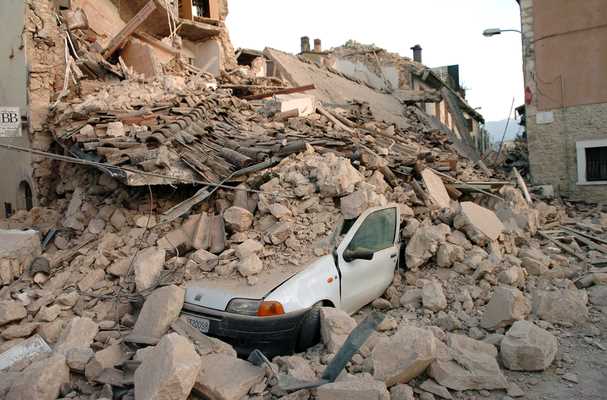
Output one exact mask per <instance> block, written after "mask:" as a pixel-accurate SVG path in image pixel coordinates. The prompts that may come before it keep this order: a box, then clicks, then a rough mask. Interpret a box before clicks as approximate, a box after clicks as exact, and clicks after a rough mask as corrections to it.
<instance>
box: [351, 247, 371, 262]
mask: <svg viewBox="0 0 607 400" xmlns="http://www.w3.org/2000/svg"><path fill="white" fill-rule="evenodd" d="M373 256H374V253H373V252H372V251H371V250H349V249H348V250H346V251H344V260H345V261H346V262H352V261H354V260H368V261H371V260H373Z"/></svg>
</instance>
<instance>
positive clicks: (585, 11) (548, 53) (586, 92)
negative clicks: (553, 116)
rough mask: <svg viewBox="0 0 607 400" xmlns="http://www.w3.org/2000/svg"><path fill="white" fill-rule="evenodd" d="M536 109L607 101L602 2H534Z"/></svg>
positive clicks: (606, 14)
mask: <svg viewBox="0 0 607 400" xmlns="http://www.w3.org/2000/svg"><path fill="white" fill-rule="evenodd" d="M533 17H534V31H535V39H534V47H535V52H536V62H537V65H536V79H537V82H538V91H537V93H536V96H537V97H538V109H539V110H550V109H553V108H559V107H563V106H565V107H570V106H575V105H582V104H596V103H605V102H607V79H606V78H605V76H606V75H605V71H607V2H606V1H605V0H583V1H571V0H534V11H533Z"/></svg>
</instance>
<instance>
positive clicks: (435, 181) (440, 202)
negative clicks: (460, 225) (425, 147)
mask: <svg viewBox="0 0 607 400" xmlns="http://www.w3.org/2000/svg"><path fill="white" fill-rule="evenodd" d="M421 175H422V179H423V180H424V184H425V185H426V189H427V190H428V194H429V195H430V199H432V201H433V202H434V204H436V205H437V206H439V207H440V208H450V206H451V198H450V197H449V193H447V188H445V184H444V183H443V180H442V179H441V178H440V177H439V176H438V175H436V174H435V173H434V172H432V170H431V169H429V168H426V169H424V170H423V171H422V173H421Z"/></svg>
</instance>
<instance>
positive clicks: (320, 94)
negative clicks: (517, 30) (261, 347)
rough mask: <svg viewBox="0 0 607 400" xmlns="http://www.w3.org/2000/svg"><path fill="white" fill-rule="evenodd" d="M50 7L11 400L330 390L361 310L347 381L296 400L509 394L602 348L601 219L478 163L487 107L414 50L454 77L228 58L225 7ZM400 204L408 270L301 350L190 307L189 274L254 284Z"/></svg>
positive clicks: (8, 284) (19, 213)
mask: <svg viewBox="0 0 607 400" xmlns="http://www.w3.org/2000/svg"><path fill="white" fill-rule="evenodd" d="M57 3H58V4H56V2H54V1H50V0H48V1H47V0H40V1H33V2H30V3H27V4H26V5H25V9H23V10H22V11H23V12H24V13H25V14H24V15H26V20H25V21H26V30H25V34H24V38H25V42H26V45H25V46H24V47H23V48H22V49H19V47H18V46H15V50H16V51H17V52H18V51H21V52H22V53H25V55H27V60H28V63H29V64H30V65H31V66H32V67H31V69H30V77H29V83H28V86H26V87H27V89H28V91H27V93H28V94H29V95H28V96H26V97H27V98H26V99H25V100H26V101H25V103H23V104H24V105H23V109H24V110H29V113H28V114H27V119H26V120H25V121H24V124H23V126H22V127H21V128H22V131H21V132H22V133H23V135H22V136H21V137H19V138H13V139H11V141H10V142H9V143H6V142H4V141H2V142H0V149H1V151H2V152H3V158H4V153H6V154H10V155H11V156H10V157H11V158H10V159H11V160H12V162H15V163H20V164H18V165H20V166H21V167H19V168H22V171H23V173H24V175H23V179H24V181H26V182H27V183H28V185H30V192H31V194H29V196H24V198H29V199H31V200H30V203H29V204H28V202H27V201H23V202H22V203H19V202H14V201H13V200H3V201H5V202H7V201H10V202H13V203H12V204H13V206H14V207H13V206H11V207H10V208H11V210H10V211H11V212H7V214H12V215H7V218H5V219H3V220H2V221H0V228H1V229H3V230H2V231H0V234H1V235H2V238H1V239H0V337H1V339H0V397H5V396H6V398H8V399H17V398H38V399H54V398H57V397H59V396H62V397H66V398H90V397H91V396H93V397H95V398H120V399H131V398H136V399H140V398H141V399H147V398H158V399H165V398H167V399H168V398H175V399H187V398H189V397H190V396H191V397H192V398H197V396H200V397H201V398H217V399H240V398H243V397H248V398H256V399H257V398H281V397H284V396H287V394H288V392H289V390H287V389H285V387H284V386H281V385H279V384H278V383H277V379H276V378H277V376H278V377H280V376H289V377H293V378H295V379H299V380H300V381H305V382H308V383H309V382H314V381H316V380H317V379H318V378H320V377H321V376H322V375H323V370H324V368H325V366H326V365H327V364H328V363H329V361H330V360H331V359H332V358H334V355H335V353H336V352H337V351H339V349H340V348H341V346H342V345H343V344H344V342H345V341H346V337H347V336H348V334H350V332H352V331H353V330H354V327H355V326H356V324H357V320H358V321H360V320H361V319H363V318H364V317H365V315H366V314H368V313H369V312H370V310H371V309H373V310H378V311H380V312H382V313H383V314H385V315H386V317H385V321H384V322H383V323H382V324H381V325H380V327H378V332H376V333H374V334H373V335H372V336H371V338H370V339H369V340H368V341H366V342H365V343H364V345H361V346H360V348H359V349H358V350H357V351H356V354H355V355H354V356H353V357H352V358H351V361H350V362H349V364H348V366H347V368H346V371H345V373H344V374H343V376H342V377H341V378H340V379H338V380H337V381H335V382H332V383H329V384H325V385H321V386H320V387H318V388H317V389H315V390H312V391H311V390H308V389H302V390H299V391H296V392H295V393H292V394H291V395H290V396H291V398H304V399H307V398H311V397H312V396H316V397H317V398H320V399H329V398H336V397H353V396H364V397H365V398H366V397H368V398H390V396H391V398H394V399H398V398H413V396H414V391H415V393H416V395H418V396H420V397H421V396H425V398H428V396H433V395H437V396H439V397H443V398H450V397H451V396H460V397H462V398H467V396H475V395H476V393H478V392H483V393H484V394H486V393H489V396H490V395H492V393H495V394H497V393H499V394H500V395H501V394H502V393H507V394H508V395H509V396H511V397H519V396H522V395H523V389H524V390H533V384H531V383H529V381H528V380H526V379H527V378H525V376H524V375H513V374H516V371H543V370H546V369H551V368H555V367H554V366H555V365H557V364H558V366H559V367H558V368H559V369H560V370H562V371H563V373H565V372H564V371H567V373H570V374H572V373H573V371H575V370H576V369H575V368H576V365H575V361H573V360H572V359H571V357H569V358H567V357H565V356H563V355H561V354H560V353H558V351H557V349H558V348H559V343H563V341H565V342H566V343H567V345H572V346H573V345H575V344H576V343H577V342H572V341H573V339H572V336H575V335H572V334H570V333H568V331H567V328H568V327H571V326H573V325H575V326H584V327H587V332H589V334H588V335H586V336H585V338H588V340H585V339H584V342H585V343H586V345H588V346H592V348H596V349H601V346H603V345H602V344H601V340H603V339H604V336H603V334H602V333H601V331H600V329H599V328H597V327H602V326H604V324H605V318H604V315H601V313H602V311H601V310H602V309H603V308H601V307H604V306H605V305H606V304H607V303H606V298H605V295H606V293H605V283H606V281H607V280H606V279H605V274H604V273H602V272H601V270H600V268H601V267H602V266H603V265H605V264H606V261H605V259H606V258H607V251H606V249H605V246H604V244H605V240H606V239H607V238H606V237H605V234H606V232H605V226H606V225H607V214H606V211H607V210H605V209H604V208H603V207H601V206H600V205H599V206H597V205H592V204H584V203H579V204H571V203H570V204H563V203H560V202H559V201H558V200H549V201H548V200H547V201H546V202H545V201H543V199H541V198H539V197H538V196H535V195H533V194H532V193H529V192H528V190H527V188H526V185H525V183H524V181H522V179H516V176H514V177H510V176H504V175H501V174H500V173H499V172H496V171H494V170H492V169H490V168H489V167H487V166H486V165H485V164H484V163H483V162H482V160H481V157H479V154H478V146H476V145H475V143H478V141H477V140H476V139H474V138H473V136H471V134H472V132H473V131H474V128H473V127H471V125H470V123H468V122H466V121H467V120H470V119H471V118H472V119H474V120H477V119H480V118H482V117H479V116H477V115H476V114H474V113H473V110H470V109H467V108H465V107H464V106H463V103H462V101H463V100H462V97H461V96H460V95H461V94H459V95H456V94H454V93H453V92H451V91H449V90H448V89H446V88H445V86H446V85H448V83H445V82H444V80H443V79H440V76H439V75H440V74H439V73H438V72H436V73H435V75H432V74H434V73H432V72H427V71H429V70H427V69H425V67H422V66H421V63H419V61H421V60H418V62H417V63H415V62H412V65H413V67H412V68H415V70H416V71H418V72H419V73H421V75H422V76H423V75H426V79H438V80H440V81H441V82H443V83H440V84H437V86H431V87H432V90H428V88H427V87H425V86H419V87H415V86H406V87H405V86H400V84H399V86H398V88H396V87H393V88H392V91H391V90H387V89H388V88H377V87H373V85H372V84H371V83H372V82H366V83H365V82H363V81H362V80H360V79H358V78H356V77H353V76H350V75H349V74H347V73H346V71H340V69H339V68H338V67H336V66H335V65H336V64H334V65H333V66H331V64H329V65H327V63H328V62H330V59H331V55H330V54H329V55H328V56H326V57H327V60H329V61H322V62H319V61H318V60H322V59H324V57H325V55H324V53H323V52H322V48H321V47H320V43H318V44H317V49H316V50H318V51H315V52H314V53H315V54H317V55H322V58H320V57H319V59H318V60H310V59H308V58H307V57H306V54H302V55H301V56H300V57H298V56H293V55H290V54H287V53H284V52H281V51H278V50H275V49H265V50H264V51H263V52H258V51H254V50H246V49H244V50H239V51H237V52H234V51H233V50H232V48H231V44H230V43H229V38H228V32H227V30H226V29H225V25H224V24H223V21H224V20H225V17H226V15H227V4H225V3H221V2H220V3H219V6H217V4H216V3H215V4H208V3H213V2H207V5H206V7H205V5H204V4H203V5H202V10H199V8H198V6H197V5H196V4H200V3H199V2H196V4H191V3H188V2H181V1H180V2H168V1H155V0H153V1H150V2H143V1H142V2H128V5H127V4H126V2H120V1H116V2H110V1H107V2H97V1H95V2H92V1H91V2H87V1H84V0H80V1H72V2H71V5H70V6H69V7H66V5H65V4H64V2H57ZM215 6H217V7H216V8H214V7H215ZM190 10H191V11H193V12H192V13H189V12H188V11H190ZM194 10H196V12H195V13H194ZM142 13H143V14H142ZM3 15H4V13H3ZM144 15H146V16H145V17H144ZM108 21H113V22H111V23H108ZM104 25H107V26H105V27H104ZM94 26H95V28H93V27H94ZM104 29H105V30H104ZM202 32H204V34H203V33H202ZM167 38H168V39H167ZM100 41H101V42H100ZM209 42H210V43H209ZM101 43H104V44H103V45H102V44H101ZM112 43H114V45H112ZM116 44H117V45H116ZM114 47H115V49H114ZM351 47H352V46H345V50H344V51H345V52H346V54H348V52H349V51H351V50H348V48H351ZM195 48H198V49H199V50H200V49H208V48H212V49H214V50H213V51H210V52H207V51H206V50H204V51H203V50H200V52H198V50H193V49H195ZM356 51H358V50H356ZM373 51H374V52H376V54H377V56H378V57H384V56H385V57H388V56H386V55H385V54H386V53H385V52H379V51H376V50H375V49H374V50H373ZM130 52H132V58H131V57H130V56H129V53H130ZM110 53H111V55H109V56H108V57H105V56H104V54H106V55H107V54H110ZM336 53H337V54H339V50H336ZM21 55H23V56H24V54H21ZM169 55H170V57H169ZM165 56H166V57H165ZM344 57H346V56H344ZM373 58H375V57H374V56H373ZM142 60H145V61H144V62H142ZM399 60H400V61H399V62H403V61H402V59H399ZM214 68H217V69H214ZM403 71H404V70H403ZM430 76H433V77H432V78H430ZM357 79H358V80H357ZM451 89H452V90H455V89H454V88H453V87H451ZM445 91H448V93H447V94H446V95H442V93H444V92H445ZM455 92H457V90H455ZM439 94H441V96H439ZM404 96H409V97H404ZM416 96H417V97H416ZM454 99H455V100H454ZM429 104H434V106H431V107H429ZM437 104H438V105H437ZM441 104H442V105H441ZM445 105H446V108H447V109H449V113H448V116H447V117H446V118H447V119H440V118H438V117H437V116H436V115H434V114H432V110H435V111H436V112H438V115H439V116H440V115H443V116H444V115H445V113H444V112H443V110H444V109H445ZM462 108H464V109H462ZM438 110H440V111H438ZM475 118H476V119H475ZM449 119H450V120H451V121H452V122H451V123H449V122H448V121H449ZM454 131H455V132H454ZM471 138H472V139H471ZM30 146H31V148H30ZM9 151H10V153H9ZM23 154H25V155H26V157H24V158H23V157H22V155H23ZM14 155H21V156H20V157H17V156H14ZM30 162H31V164H29V163H30ZM23 163H26V164H23ZM16 165H17V164H16ZM24 165H25V166H24ZM27 171H30V172H29V173H30V174H31V177H29V178H28V175H27ZM5 175H6V176H3V178H2V179H9V175H10V174H5ZM10 179H12V178H10ZM3 187H4V186H3ZM389 202H390V203H396V204H398V206H399V208H400V213H401V215H402V217H403V221H402V240H403V242H404V244H406V247H405V248H404V249H403V254H402V258H403V262H404V263H405V264H406V270H403V271H397V272H396V274H395V276H394V280H393V282H392V284H391V286H390V287H389V288H388V289H387V290H386V292H385V293H384V294H383V295H382V297H381V298H378V299H377V300H376V301H374V302H373V303H372V304H371V305H370V306H369V307H366V308H364V309H363V310H362V311H360V312H359V313H357V314H356V315H354V316H353V317H351V316H349V315H347V314H346V313H344V312H341V311H339V310H330V311H328V310H327V309H325V311H323V313H322V315H321V318H322V319H321V336H322V342H321V343H320V344H318V345H317V346H315V347H312V348H310V349H309V350H308V351H306V352H305V353H302V354H300V355H295V356H285V357H276V358H274V359H272V360H271V362H270V363H266V364H265V365H264V364H263V363H262V365H261V366H260V365H254V363H253V362H252V361H245V360H242V359H239V358H237V357H236V351H235V350H234V348H233V347H232V345H231V344H230V343H225V342H222V341H220V340H218V339H215V338H211V337H208V336H206V335H203V334H202V333H200V332H198V331H196V330H195V329H192V328H191V327H190V326H189V325H188V324H187V322H185V320H183V319H182V318H181V317H180V312H181V308H182V306H183V303H184V289H183V288H184V287H185V286H186V285H187V284H188V283H189V282H192V281H196V280H206V281H213V280H219V279H230V280H232V281H234V282H238V283H240V284H243V285H248V286H251V287H255V286H256V285H261V284H263V281H264V277H265V276H267V275H271V274H278V273H285V272H288V271H290V270H291V269H292V267H293V266H294V265H297V266H299V265H301V264H303V263H305V262H306V261H307V260H310V259H313V258H314V257H318V256H319V255H322V254H326V252H327V248H326V246H325V245H324V243H323V239H324V238H326V236H327V235H328V234H329V233H330V232H331V231H332V230H333V228H334V225H335V223H336V220H337V218H338V216H339V214H342V215H344V216H346V217H347V218H350V219H355V218H356V217H357V216H358V215H360V214H361V212H363V211H364V210H366V209H367V208H369V207H372V206H378V205H385V204H388V203H389ZM22 204H24V205H23V206H22ZM6 209H8V207H7V208H6ZM561 304H565V305H566V306H564V307H561ZM585 329H586V328H585ZM597 330H598V332H597ZM572 343H573V344H572ZM597 358H600V354H599V355H598V356H597ZM593 362H600V360H599V361H597V360H596V359H593ZM569 379H572V380H573V379H577V378H575V377H571V376H569ZM568 382H570V381H568ZM520 386H522V389H521V387H520ZM388 390H389V391H388ZM485 391H493V392H486V393H485ZM407 396H408V397H407Z"/></svg>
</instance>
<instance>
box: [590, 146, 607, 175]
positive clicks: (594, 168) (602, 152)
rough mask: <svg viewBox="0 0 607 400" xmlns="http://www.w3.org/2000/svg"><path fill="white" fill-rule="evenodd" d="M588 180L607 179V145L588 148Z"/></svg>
mask: <svg viewBox="0 0 607 400" xmlns="http://www.w3.org/2000/svg"><path fill="white" fill-rule="evenodd" d="M586 180H587V181H588V182H596V181H607V147H589V148H587V149H586Z"/></svg>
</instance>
